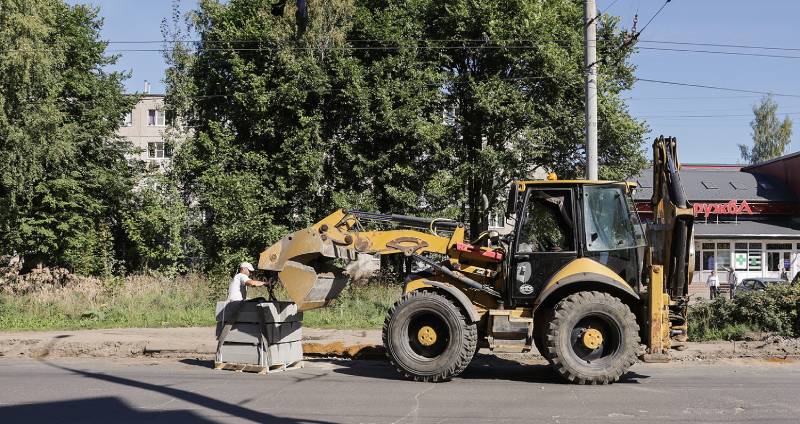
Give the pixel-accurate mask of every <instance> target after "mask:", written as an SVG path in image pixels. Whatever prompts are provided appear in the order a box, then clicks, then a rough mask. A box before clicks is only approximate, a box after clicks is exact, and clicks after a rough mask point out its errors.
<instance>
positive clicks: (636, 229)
mask: <svg viewBox="0 0 800 424" xmlns="http://www.w3.org/2000/svg"><path fill="white" fill-rule="evenodd" d="M583 197H584V199H583V215H584V217H585V221H586V223H585V225H586V228H585V233H586V248H587V249H588V250H589V251H608V250H616V249H628V248H631V247H638V246H642V245H644V235H643V233H642V231H641V226H640V225H639V221H638V216H637V215H636V211H634V210H632V209H631V205H630V204H629V201H628V198H627V196H626V195H625V192H624V190H623V189H622V187H618V186H594V187H592V186H588V187H585V188H584V194H583Z"/></svg>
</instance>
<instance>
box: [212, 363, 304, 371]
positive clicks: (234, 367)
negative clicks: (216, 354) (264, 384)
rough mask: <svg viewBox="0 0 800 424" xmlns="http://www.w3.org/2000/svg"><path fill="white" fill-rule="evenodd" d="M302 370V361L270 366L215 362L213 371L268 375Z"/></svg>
mask: <svg viewBox="0 0 800 424" xmlns="http://www.w3.org/2000/svg"><path fill="white" fill-rule="evenodd" d="M300 368H303V361H302V360H301V361H296V362H292V363H289V364H275V365H270V366H264V365H255V364H240V363H236V362H215V363H214V369H215V370H228V371H236V372H253V373H257V374H269V373H271V372H281V371H290V370H295V369H300Z"/></svg>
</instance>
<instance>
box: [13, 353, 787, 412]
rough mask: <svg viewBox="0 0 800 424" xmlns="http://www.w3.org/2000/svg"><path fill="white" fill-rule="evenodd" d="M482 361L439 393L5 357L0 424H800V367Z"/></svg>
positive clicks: (362, 380) (313, 374) (349, 378)
mask: <svg viewBox="0 0 800 424" xmlns="http://www.w3.org/2000/svg"><path fill="white" fill-rule="evenodd" d="M477 362H478V363H477V365H474V366H471V367H470V369H468V371H467V372H466V373H465V374H464V375H463V377H461V378H458V379H455V380H453V381H451V382H448V383H439V384H433V383H414V382H409V381H404V380H399V379H397V377H396V375H395V373H394V371H392V370H391V369H390V368H389V366H388V364H387V363H385V362H379V361H325V360H317V361H311V362H307V364H306V367H305V368H303V369H300V370H294V371H289V372H284V373H275V374H270V375H265V376H262V375H256V374H246V373H236V372H231V371H216V370H213V369H211V368H210V363H209V362H208V361H196V360H183V361H175V360H144V359H142V360H127V361H112V360H108V359H105V360H100V359H97V360H91V359H58V360H38V361H37V360H30V359H12V358H0V423H91V422H104V423H106V422H114V423H123V422H137V423H141V422H147V423H150V422H155V423H161V422H163V423H182V422H191V423H212V422H215V423H216V422H264V423H267V422H268V423H299V422H310V423H473V422H492V423H518V422H553V423H588V422H591V423H598V422H615V423H617V422H619V423H625V422H631V423H634V422H635V423H641V422H662V423H663V422H668V421H667V420H673V421H675V420H677V421H679V422H704V423H705V422H725V423H734V422H751V421H759V422H770V423H797V422H798V421H800V397H799V396H798V394H799V393H800V363H766V362H742V361H739V362H724V363H715V364H708V363H671V364H637V365H635V366H634V368H633V369H632V372H631V373H629V374H628V375H627V376H626V378H625V380H624V381H622V382H619V383H616V384H613V385H610V386H602V387H597V386H596V387H586V386H575V385H569V384H563V383H562V382H561V381H560V380H558V379H557V378H555V376H554V375H553V373H552V372H551V371H550V369H549V368H547V367H546V366H545V365H538V364H527V365H520V364H518V363H516V362H513V361H509V360H503V359H499V358H495V357H492V356H481V357H479V358H478V361H477Z"/></svg>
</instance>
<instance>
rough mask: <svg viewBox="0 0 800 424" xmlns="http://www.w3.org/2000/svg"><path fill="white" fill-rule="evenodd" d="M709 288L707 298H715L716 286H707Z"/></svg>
mask: <svg viewBox="0 0 800 424" xmlns="http://www.w3.org/2000/svg"><path fill="white" fill-rule="evenodd" d="M709 290H710V292H709V298H711V299H712V300H713V299H716V297H717V288H716V287H714V286H711V287H709Z"/></svg>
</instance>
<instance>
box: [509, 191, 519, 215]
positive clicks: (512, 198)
mask: <svg viewBox="0 0 800 424" xmlns="http://www.w3.org/2000/svg"><path fill="white" fill-rule="evenodd" d="M518 193H519V192H518V191H517V185H516V184H511V187H509V189H508V199H507V200H506V218H508V217H510V216H511V215H514V214H515V213H516V212H517V195H518Z"/></svg>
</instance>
